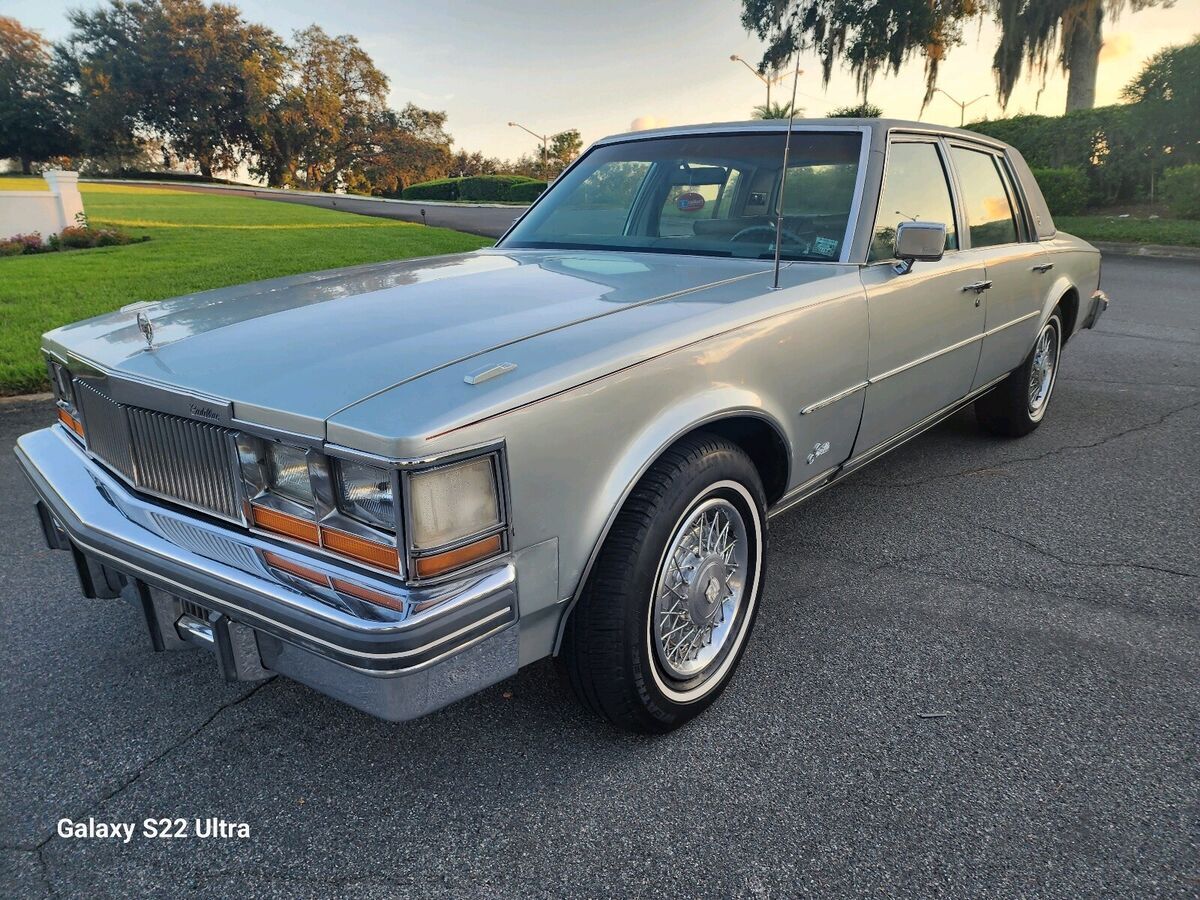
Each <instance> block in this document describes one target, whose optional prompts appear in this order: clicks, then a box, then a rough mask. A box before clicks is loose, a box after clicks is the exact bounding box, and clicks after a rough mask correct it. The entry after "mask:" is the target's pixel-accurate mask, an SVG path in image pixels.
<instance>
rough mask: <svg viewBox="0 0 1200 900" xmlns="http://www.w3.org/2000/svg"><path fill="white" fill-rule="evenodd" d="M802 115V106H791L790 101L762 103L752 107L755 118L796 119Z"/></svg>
mask: <svg viewBox="0 0 1200 900" xmlns="http://www.w3.org/2000/svg"><path fill="white" fill-rule="evenodd" d="M803 115H804V107H803V106H792V104H790V103H763V104H761V105H759V106H756V107H754V118H756V119H791V118H797V119H798V118H800V117H801V116H803Z"/></svg>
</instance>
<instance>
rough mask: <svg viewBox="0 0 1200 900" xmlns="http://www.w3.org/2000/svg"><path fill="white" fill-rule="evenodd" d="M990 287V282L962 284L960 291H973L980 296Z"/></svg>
mask: <svg viewBox="0 0 1200 900" xmlns="http://www.w3.org/2000/svg"><path fill="white" fill-rule="evenodd" d="M991 286H992V283H991V282H990V281H972V282H971V283H970V284H964V285H963V286H962V289H963V290H964V291H974V292H975V293H977V294H982V293H983V292H984V291H986V290H987V289H988V288H990V287H991Z"/></svg>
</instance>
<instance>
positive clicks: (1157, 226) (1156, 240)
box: [1054, 216, 1200, 247]
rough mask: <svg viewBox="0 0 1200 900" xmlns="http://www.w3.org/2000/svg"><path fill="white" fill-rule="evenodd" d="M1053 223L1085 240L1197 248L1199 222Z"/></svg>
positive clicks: (1093, 219) (1103, 219)
mask: <svg viewBox="0 0 1200 900" xmlns="http://www.w3.org/2000/svg"><path fill="white" fill-rule="evenodd" d="M1054 224H1055V226H1057V227H1058V228H1061V229H1062V230H1063V231H1065V232H1067V233H1069V234H1073V235H1075V236H1076V237H1081V238H1083V239H1084V240H1085V241H1122V242H1125V243H1130V244H1171V245H1175V246H1180V245H1182V246H1185V247H1200V221H1197V220H1195V219H1148V218H1133V217H1132V216H1131V217H1130V218H1128V219H1118V218H1117V217H1116V216H1055V217H1054Z"/></svg>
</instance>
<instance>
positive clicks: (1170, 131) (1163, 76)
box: [1121, 36, 1200, 165]
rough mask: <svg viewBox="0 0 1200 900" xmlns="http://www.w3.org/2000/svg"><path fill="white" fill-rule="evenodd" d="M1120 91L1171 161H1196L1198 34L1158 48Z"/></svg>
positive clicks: (1199, 150)
mask: <svg viewBox="0 0 1200 900" xmlns="http://www.w3.org/2000/svg"><path fill="white" fill-rule="evenodd" d="M1121 95H1122V96H1123V97H1124V98H1125V99H1126V100H1128V101H1130V102H1131V103H1133V104H1134V108H1133V112H1134V114H1135V115H1136V116H1137V117H1138V119H1139V120H1140V122H1141V123H1142V126H1143V128H1144V129H1145V130H1146V132H1147V133H1148V134H1149V135H1151V136H1152V137H1153V140H1154V143H1155V145H1156V146H1157V147H1158V148H1159V150H1160V152H1161V154H1162V155H1163V156H1170V157H1171V162H1172V164H1174V165H1183V164H1186V163H1190V162H1200V115H1198V113H1200V36H1197V37H1194V38H1192V42H1191V43H1190V44H1183V45H1181V46H1178V47H1167V48H1166V49H1164V50H1160V51H1159V52H1158V53H1156V54H1155V55H1154V56H1152V57H1151V58H1150V59H1149V60H1148V61H1147V62H1146V64H1145V65H1144V66H1142V71H1141V72H1140V73H1138V75H1137V76H1136V77H1135V78H1134V79H1133V80H1132V81H1131V82H1129V84H1127V85H1126V86H1125V89H1124V90H1123V91H1122V92H1121Z"/></svg>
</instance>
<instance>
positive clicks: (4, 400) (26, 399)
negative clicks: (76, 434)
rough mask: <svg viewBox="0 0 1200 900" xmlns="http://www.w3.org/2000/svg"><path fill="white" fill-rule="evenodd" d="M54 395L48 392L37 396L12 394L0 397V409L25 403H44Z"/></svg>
mask: <svg viewBox="0 0 1200 900" xmlns="http://www.w3.org/2000/svg"><path fill="white" fill-rule="evenodd" d="M53 399H54V395H53V394H51V393H50V392H49V391H46V392H44V393H39V394H13V395H12V396H8V397H0V409H3V408H4V407H6V406H20V405H22V404H25V403H45V402H46V401H47V400H53Z"/></svg>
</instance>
